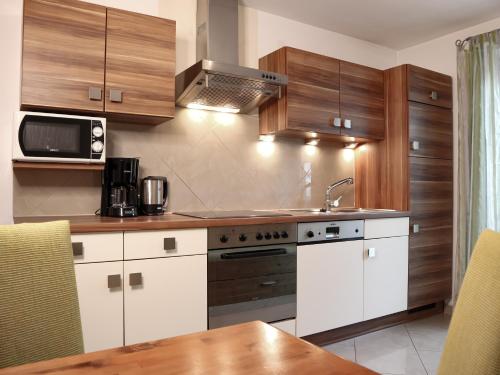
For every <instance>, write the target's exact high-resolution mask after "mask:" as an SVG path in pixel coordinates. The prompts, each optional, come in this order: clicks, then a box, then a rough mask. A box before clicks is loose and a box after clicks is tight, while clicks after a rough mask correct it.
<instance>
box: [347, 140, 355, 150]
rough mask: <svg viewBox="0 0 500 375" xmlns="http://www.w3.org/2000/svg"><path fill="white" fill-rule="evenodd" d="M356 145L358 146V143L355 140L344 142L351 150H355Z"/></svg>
mask: <svg viewBox="0 0 500 375" xmlns="http://www.w3.org/2000/svg"><path fill="white" fill-rule="evenodd" d="M356 147H358V144H357V143H354V142H353V143H346V144H344V148H348V149H350V150H354V149H355V148H356Z"/></svg>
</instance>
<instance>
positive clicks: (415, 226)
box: [413, 224, 420, 233]
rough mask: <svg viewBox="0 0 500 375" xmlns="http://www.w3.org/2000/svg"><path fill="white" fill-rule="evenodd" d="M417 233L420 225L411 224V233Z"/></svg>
mask: <svg viewBox="0 0 500 375" xmlns="http://www.w3.org/2000/svg"><path fill="white" fill-rule="evenodd" d="M418 232H420V225H419V224H413V233H418Z"/></svg>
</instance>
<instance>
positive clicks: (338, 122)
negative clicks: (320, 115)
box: [333, 117, 342, 128]
mask: <svg viewBox="0 0 500 375" xmlns="http://www.w3.org/2000/svg"><path fill="white" fill-rule="evenodd" d="M333 126H335V127H336V128H340V127H341V126H342V120H341V119H340V117H335V118H334V119H333Z"/></svg>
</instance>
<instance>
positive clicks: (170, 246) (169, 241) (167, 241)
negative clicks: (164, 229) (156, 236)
mask: <svg viewBox="0 0 500 375" xmlns="http://www.w3.org/2000/svg"><path fill="white" fill-rule="evenodd" d="M163 250H165V251H172V250H176V248H175V237H167V238H164V239H163Z"/></svg>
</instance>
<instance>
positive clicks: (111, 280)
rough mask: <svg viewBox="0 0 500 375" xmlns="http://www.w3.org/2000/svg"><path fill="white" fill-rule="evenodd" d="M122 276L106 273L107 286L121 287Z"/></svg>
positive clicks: (110, 287)
mask: <svg viewBox="0 0 500 375" xmlns="http://www.w3.org/2000/svg"><path fill="white" fill-rule="evenodd" d="M121 286H122V276H121V275H108V288H109V289H113V288H121Z"/></svg>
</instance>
